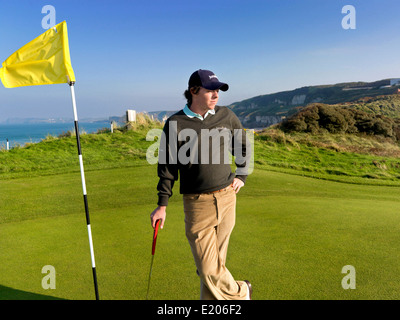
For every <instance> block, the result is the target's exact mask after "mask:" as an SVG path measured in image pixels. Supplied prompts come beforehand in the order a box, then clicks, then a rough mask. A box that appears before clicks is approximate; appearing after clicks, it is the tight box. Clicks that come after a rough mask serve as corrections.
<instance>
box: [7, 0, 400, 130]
mask: <svg viewBox="0 0 400 320" xmlns="http://www.w3.org/2000/svg"><path fill="white" fill-rule="evenodd" d="M44 5H52V6H54V7H55V9H56V23H59V22H61V21H63V20H66V21H67V24H68V33H69V42H70V52H71V61H72V66H73V68H74V71H75V75H76V80H77V82H76V85H75V90H76V98H77V107H78V116H79V118H85V117H108V116H113V115H122V114H124V112H125V110H126V109H128V108H132V109H136V110H138V111H157V110H178V109H181V108H182V107H183V106H184V104H185V100H184V98H183V91H184V90H185V89H186V86H187V81H188V78H189V76H190V74H191V73H192V72H193V71H195V70H197V69H200V68H201V69H210V70H212V71H214V72H215V73H216V74H217V75H218V76H219V79H220V80H221V81H224V82H227V83H228V84H229V85H230V89H229V91H227V92H223V93H221V94H220V102H219V104H220V105H228V104H231V103H233V102H235V101H240V100H243V99H247V98H251V97H253V96H257V95H262V94H267V93H273V92H278V91H284V90H292V89H295V88H298V87H302V86H309V85H318V84H334V83H339V82H349V81H374V80H380V79H385V78H398V77H400V61H399V59H398V55H399V52H400V32H399V30H400V19H399V18H398V16H399V12H400V2H399V1H398V0H346V1H342V0H263V1H261V0H259V1H257V0H247V1H244V0H241V1H238V0H229V1H227V0H220V1H217V0H215V1H209V0H203V1H189V0H185V1H183V0H169V1H168V0H156V1H153V0H146V1H144V0H115V1H111V0H95V1H94V0H80V1H77V0H69V1H66V0H46V1H40V0H15V1H1V2H0V62H2V61H4V60H5V59H6V58H7V57H8V56H9V55H11V54H12V53H13V52H14V51H16V50H18V49H19V48H20V47H21V46H23V45H24V44H26V43H27V42H29V41H30V40H32V39H34V38H35V37H37V36H38V35H39V34H41V33H43V32H44V31H45V30H44V29H43V28H42V19H43V18H44V17H45V14H42V12H41V11H42V7H43V6H44ZM345 5H353V6H354V7H355V9H356V29H355V30H345V29H343V28H342V19H343V17H345V15H346V14H343V13H342V7H343V6H345ZM12 117H72V107H71V98H70V91H69V88H68V85H67V84H65V85H63V84H59V85H50V86H34V87H23V88H14V89H6V88H4V87H3V86H2V85H0V122H1V121H4V120H5V119H7V118H12Z"/></svg>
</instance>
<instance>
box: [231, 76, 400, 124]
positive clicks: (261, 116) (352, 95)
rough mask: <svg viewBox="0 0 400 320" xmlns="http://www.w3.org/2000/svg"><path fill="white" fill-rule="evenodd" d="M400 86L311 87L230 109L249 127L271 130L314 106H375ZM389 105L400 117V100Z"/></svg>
mask: <svg viewBox="0 0 400 320" xmlns="http://www.w3.org/2000/svg"><path fill="white" fill-rule="evenodd" d="M399 84H400V79H385V80H379V81H375V82H348V83H338V84H334V85H320V86H308V87H302V88H298V89H295V90H291V91H283V92H277V93H273V94H267V95H261V96H258V97H253V98H250V99H246V100H243V101H240V102H235V103H233V104H231V105H229V108H231V109H232V110H233V111H234V112H235V113H236V114H237V115H238V117H239V118H240V120H241V121H242V123H243V125H244V126H245V127H248V128H254V127H267V126H269V125H272V124H275V123H278V122H280V121H282V120H283V119H285V118H287V117H289V116H290V115H292V114H294V113H296V112H297V111H298V110H299V109H301V108H302V107H304V106H306V105H308V104H310V103H324V104H345V103H350V104H351V103H353V105H356V104H362V103H363V102H364V103H366V102H368V103H370V104H372V101H370V100H368V99H373V98H374V97H378V96H387V95H394V94H398V89H399ZM360 99H361V100H360ZM362 99H367V100H365V101H363V100H362ZM355 101H358V102H359V103H355ZM386 103H389V104H390V103H392V105H394V109H395V110H394V111H393V112H392V114H391V116H392V117H393V116H395V117H400V112H399V111H398V110H396V107H397V109H400V100H399V99H392V101H391V102H388V101H386ZM371 110H372V109H371Z"/></svg>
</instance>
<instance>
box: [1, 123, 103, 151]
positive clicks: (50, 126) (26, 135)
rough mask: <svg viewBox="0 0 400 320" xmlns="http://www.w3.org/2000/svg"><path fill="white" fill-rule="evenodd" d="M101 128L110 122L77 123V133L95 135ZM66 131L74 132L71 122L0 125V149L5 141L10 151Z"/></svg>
mask: <svg viewBox="0 0 400 320" xmlns="http://www.w3.org/2000/svg"><path fill="white" fill-rule="evenodd" d="M103 128H108V129H109V128H110V122H109V121H104V122H103V121H102V122H82V123H81V122H79V132H81V133H82V132H86V133H95V132H97V131H98V130H99V129H103ZM68 131H75V127H74V123H73V122H71V123H29V124H0V149H5V148H6V145H7V139H8V142H9V147H10V149H11V148H14V147H16V146H24V145H25V144H26V143H38V142H40V141H42V140H43V139H45V138H46V136H48V135H52V136H55V137H58V136H59V135H61V134H62V133H64V132H68Z"/></svg>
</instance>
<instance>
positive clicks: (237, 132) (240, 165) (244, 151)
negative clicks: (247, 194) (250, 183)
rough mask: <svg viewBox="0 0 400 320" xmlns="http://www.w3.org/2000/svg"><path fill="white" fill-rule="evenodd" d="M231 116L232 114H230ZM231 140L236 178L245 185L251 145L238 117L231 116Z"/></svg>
mask: <svg viewBox="0 0 400 320" xmlns="http://www.w3.org/2000/svg"><path fill="white" fill-rule="evenodd" d="M232 114H233V112H232ZM232 127H233V139H232V144H233V145H232V151H233V155H234V157H235V164H236V172H235V174H236V178H238V179H240V180H242V181H243V182H244V183H246V179H247V176H248V175H249V167H250V163H251V152H252V150H251V144H250V140H249V138H248V137H247V133H246V131H245V130H244V128H243V126H242V124H241V123H240V120H239V119H238V117H237V116H236V115H235V114H233V115H232Z"/></svg>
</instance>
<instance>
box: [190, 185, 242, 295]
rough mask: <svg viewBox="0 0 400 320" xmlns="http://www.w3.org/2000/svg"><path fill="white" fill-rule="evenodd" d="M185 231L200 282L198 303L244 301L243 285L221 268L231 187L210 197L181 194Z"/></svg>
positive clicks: (231, 216) (231, 210) (231, 212)
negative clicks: (203, 301)
mask: <svg viewBox="0 0 400 320" xmlns="http://www.w3.org/2000/svg"><path fill="white" fill-rule="evenodd" d="M183 206H184V212H185V230H186V237H187V239H188V241H189V244H190V248H191V250H192V253H193V257H194V261H195V264H196V267H197V271H198V274H199V276H200V279H201V284H200V285H201V289H200V299H201V300H215V299H216V300H245V298H246V294H247V291H248V287H247V284H246V283H245V282H243V281H235V279H234V278H233V276H232V275H231V273H230V272H229V270H228V269H227V268H226V266H225V261H226V254H227V251H228V243H229V238H230V235H231V233H232V230H233V227H234V225H235V216H236V212H235V209H236V193H235V191H234V190H233V188H232V187H228V188H226V189H225V190H224V191H220V192H216V193H212V194H185V195H183Z"/></svg>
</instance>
